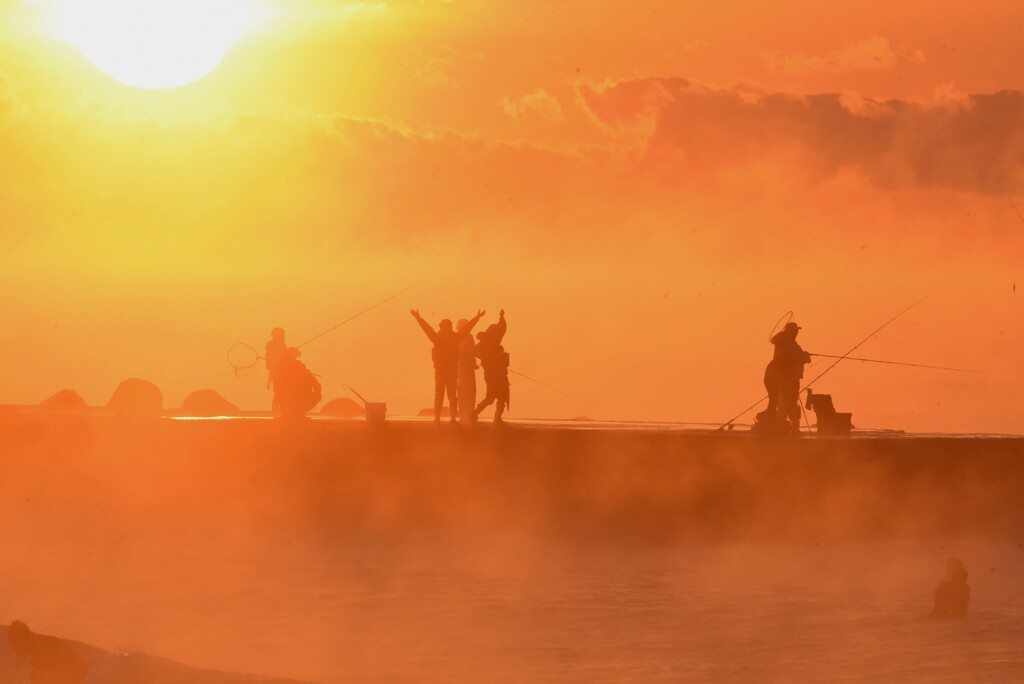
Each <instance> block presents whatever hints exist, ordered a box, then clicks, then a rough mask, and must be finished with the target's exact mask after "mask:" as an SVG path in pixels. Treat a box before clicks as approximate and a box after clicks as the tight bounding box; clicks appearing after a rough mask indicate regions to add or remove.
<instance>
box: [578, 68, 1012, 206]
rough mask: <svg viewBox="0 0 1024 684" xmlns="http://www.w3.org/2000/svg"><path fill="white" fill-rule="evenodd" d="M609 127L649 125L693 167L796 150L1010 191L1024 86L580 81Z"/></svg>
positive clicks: (664, 154) (892, 182)
mask: <svg viewBox="0 0 1024 684" xmlns="http://www.w3.org/2000/svg"><path fill="white" fill-rule="evenodd" d="M578 92H579V96H580V100H581V102H582V103H583V106H585V107H586V108H587V110H588V112H589V113H590V114H591V116H592V117H593V118H594V119H595V120H596V121H598V122H599V123H600V124H601V125H602V126H603V127H605V128H606V129H608V130H610V131H612V132H615V131H617V130H627V131H636V130H641V131H643V137H642V140H641V141H640V143H639V144H640V145H641V146H642V148H641V152H642V154H643V156H644V158H645V161H646V162H647V163H649V164H658V163H660V164H669V165H672V166H673V167H674V168H678V169H680V170H689V171H691V172H695V171H700V170H711V169H716V168H722V167H728V166H735V165H742V164H746V163H749V162H750V161H753V160H758V159H790V160H793V161H794V162H795V166H797V167H799V168H802V169H804V170H805V172H807V173H810V174H812V175H816V176H823V175H824V176H828V175H835V174H837V173H840V172H843V171H851V170H852V171H855V172H857V173H859V174H861V175H863V176H864V177H865V178H867V179H869V180H870V181H871V182H872V183H874V184H875V185H877V186H882V187H886V188H892V187H907V186H928V187H946V188H954V189H959V190H968V191H972V192H979V193H1006V192H1009V191H1012V190H1015V189H1018V188H1020V187H1021V184H1022V182H1024V92H1021V91H1015V90H1007V91H1001V92H996V93H986V94H972V95H966V96H958V97H956V98H954V99H951V98H950V96H949V94H948V93H945V92H943V93H939V94H938V96H937V98H936V101H934V102H930V103H921V102H911V101H905V100H875V99H871V98H863V97H851V96H848V95H842V94H837V93H822V94H817V95H809V96H804V95H795V94H791V93H778V92H758V91H754V90H752V89H749V88H744V87H736V88H709V87H705V86H702V85H698V84H694V83H692V82H690V81H687V80H684V79H674V78H648V79H636V80H628V81H621V82H616V83H605V84H602V85H588V84H582V85H580V86H579V88H578Z"/></svg>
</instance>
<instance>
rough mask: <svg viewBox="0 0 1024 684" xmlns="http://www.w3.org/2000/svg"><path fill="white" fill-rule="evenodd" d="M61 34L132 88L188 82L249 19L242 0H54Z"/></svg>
mask: <svg viewBox="0 0 1024 684" xmlns="http://www.w3.org/2000/svg"><path fill="white" fill-rule="evenodd" d="M55 12H56V16H57V22H58V25H59V27H60V30H61V31H62V33H63V35H64V36H65V37H66V38H67V39H68V40H69V41H70V42H72V43H73V44H75V45H76V46H78V48H80V49H81V51H82V53H83V54H84V55H85V56H86V57H87V58H88V59H89V61H90V62H92V63H93V64H94V65H95V66H96V67H97V68H99V69H100V70H102V71H103V72H105V73H106V74H108V75H109V76H111V77H112V78H114V79H116V80H117V81H120V82H121V83H124V84H126V85H130V86H135V87H137V88H150V89H162V88H175V87H179V86H183V85H187V84H189V83H193V82H195V81H197V80H199V79H201V78H203V77H204V76H206V75H207V74H209V73H210V72H211V71H213V70H214V69H216V68H217V66H218V65H219V64H220V63H221V61H222V60H223V59H224V56H225V55H226V54H227V52H228V50H230V49H231V46H232V45H233V44H234V43H235V41H237V40H238V39H239V38H240V37H241V36H242V35H243V34H244V33H245V31H246V29H247V28H248V27H249V26H250V25H251V23H252V21H253V16H254V10H253V7H252V6H251V5H250V4H249V3H248V2H247V0H60V1H59V2H58V4H57V5H56V8H55Z"/></svg>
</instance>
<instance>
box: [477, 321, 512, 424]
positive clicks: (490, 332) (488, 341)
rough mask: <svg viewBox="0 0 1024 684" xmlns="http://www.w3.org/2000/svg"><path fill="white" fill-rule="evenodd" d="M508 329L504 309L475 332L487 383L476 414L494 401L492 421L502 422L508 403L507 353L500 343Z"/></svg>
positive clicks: (478, 354) (478, 352) (478, 353)
mask: <svg viewBox="0 0 1024 684" xmlns="http://www.w3.org/2000/svg"><path fill="white" fill-rule="evenodd" d="M507 331H508V323H506V322H505V310H504V309H502V310H501V313H500V314H498V322H497V323H495V324H494V325H491V326H488V328H487V330H484V331H482V332H480V333H479V334H477V336H476V337H477V345H476V355H477V356H478V357H480V365H481V366H483V368H484V382H486V383H487V395H486V396H485V397H484V398H483V401H481V402H480V403H479V404H478V405H477V407H476V414H477V415H478V416H479V415H480V412H481V411H483V410H484V409H485V408H487V407H488V406H490V405H491V404H492V403H495V402H497V403H496V404H495V407H494V422H495V423H500V422H502V415H503V414H504V413H505V409H506V407H508V404H509V383H508V366H509V355H508V352H506V351H505V347H503V346H502V345H501V342H502V340H503V339H504V337H505V333H506V332H507Z"/></svg>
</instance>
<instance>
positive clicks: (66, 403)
mask: <svg viewBox="0 0 1024 684" xmlns="http://www.w3.org/2000/svg"><path fill="white" fill-rule="evenodd" d="M87 406H88V404H86V403H85V399H83V398H82V395H80V394H79V393H78V392H76V391H75V390H73V389H62V390H61V391H60V392H57V393H56V394H54V395H53V396H52V397H49V398H48V399H44V400H43V401H42V403H41V404H39V408H41V409H43V410H44V411H55V412H60V411H81V410H82V409H84V408H86V407H87Z"/></svg>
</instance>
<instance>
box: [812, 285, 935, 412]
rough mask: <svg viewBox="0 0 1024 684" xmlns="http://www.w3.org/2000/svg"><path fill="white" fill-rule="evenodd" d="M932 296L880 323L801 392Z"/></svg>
mask: <svg viewBox="0 0 1024 684" xmlns="http://www.w3.org/2000/svg"><path fill="white" fill-rule="evenodd" d="M931 298H932V295H928V296H927V297H922V298H921V299H919V300H917V301H916V302H914V303H913V304H911V305H910V306H908V307H907V308H905V309H903V311H900V312H899V313H898V314H896V315H895V316H893V317H892V318H890V319H889V320H887V321H886V322H885V323H883V324H882V325H880V326H879V327H878V328H877V329H876V330H875V331H874V332H872V333H871V334H870V335H868V336H867V337H865V338H864V339H863V340H861V341H860V342H858V343H857V344H855V345H853V347H852V348H851V349H850V351H848V352H846V353H845V354H843V355H842V356H840V357H839V358H838V359H836V360H835V361H834V362H833V363H832V365H830V366H829V367H828V368H826V369H825V370H823V371H821V372H820V373H818V375H817V376H816V377H815V378H814V379H813V380H811V381H810V382H809V383H807V384H806V385H804V386H803V387H801V388H800V391H801V392H803V391H804V390H806V389H807V388H808V387H810V386H811V385H813V384H814V383H816V382H817V381H818V380H820V379H821V378H822V377H823V376H824V375H825V374H826V373H828V372H829V371H830V370H832V369H833V368H835V367H836V366H837V365H838V364H840V363H842V361H843V359H846V358H849V356H850V354H852V353H853V352H855V351H857V349H858V348H859V347H860V346H861V345H862V344H864V343H865V342H867V341H868V340H870V339H871V338H872V337H874V336H875V335H877V334H878V333H880V332H882V330H884V329H885V328H886V327H888V325H889V324H890V323H892V322H893V321H895V320H896V319H897V318H899V317H900V316H902V315H903V314H905V313H907V312H908V311H910V310H911V309H913V308H914V307H915V306H917V305H919V304H921V303H923V302H924V301H926V300H928V299H931Z"/></svg>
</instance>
